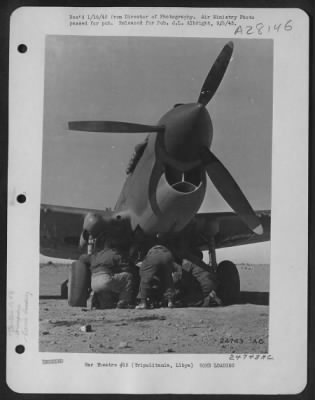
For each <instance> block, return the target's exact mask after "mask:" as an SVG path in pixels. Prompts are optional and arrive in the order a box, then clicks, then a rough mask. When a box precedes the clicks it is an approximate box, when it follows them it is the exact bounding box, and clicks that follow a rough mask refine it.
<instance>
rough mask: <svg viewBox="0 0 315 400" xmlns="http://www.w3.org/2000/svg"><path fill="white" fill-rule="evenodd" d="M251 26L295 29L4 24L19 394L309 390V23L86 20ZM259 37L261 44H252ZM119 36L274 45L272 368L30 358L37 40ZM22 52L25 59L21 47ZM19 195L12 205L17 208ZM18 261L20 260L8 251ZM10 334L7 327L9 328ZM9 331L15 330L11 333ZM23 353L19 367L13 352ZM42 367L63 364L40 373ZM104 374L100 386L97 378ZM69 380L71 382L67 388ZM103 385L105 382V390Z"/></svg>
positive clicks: (26, 12) (249, 363) (46, 19)
mask: <svg viewBox="0 0 315 400" xmlns="http://www.w3.org/2000/svg"><path fill="white" fill-rule="evenodd" d="M210 10H211V13H217V14H231V15H235V14H244V15H254V16H255V17H256V21H255V22H256V23H257V22H261V23H263V24H264V27H268V26H271V27H273V26H274V25H278V24H280V23H281V24H282V27H283V26H284V24H285V23H286V21H289V20H290V21H291V24H292V26H293V29H292V30H290V31H288V30H284V29H280V30H279V32H276V31H275V30H273V29H271V31H268V28H264V29H263V31H262V32H261V31H260V32H259V31H257V29H254V33H252V34H250V35H249V34H248V33H246V26H248V25H249V23H248V22H247V21H244V23H242V26H243V27H244V33H243V34H242V35H240V36H235V35H234V31H235V27H229V26H227V27H225V28H224V29H219V28H217V29H212V30H211V31H210V32H208V33H207V31H206V30H201V29H200V27H198V26H196V27H192V28H191V29H189V30H183V29H182V28H181V27H178V26H168V27H165V28H163V30H162V29H160V28H159V27H156V26H152V27H149V28H148V27H143V26H123V27H122V26H120V27H110V28H103V29H98V28H95V29H92V28H89V29H86V28H85V27H75V28H69V27H68V25H67V20H68V19H67V15H68V13H69V12H72V13H81V12H87V10H85V9H82V8H71V9H70V8H32V7H29V8H25V7H23V8H20V9H17V10H16V11H15V12H14V13H13V15H12V17H11V33H10V82H9V89H10V97H9V185H8V274H7V276H8V278H7V279H8V320H10V318H11V319H12V318H13V319H15V318H16V315H17V314H18V313H20V317H21V316H22V317H21V319H20V324H23V326H20V327H19V329H16V330H14V327H15V328H16V325H14V323H13V325H12V324H10V321H9V323H8V328H10V327H11V330H10V329H9V331H8V336H7V382H8V384H9V386H10V387H11V388H12V389H13V390H14V391H17V392H23V393H31V392H33V393H35V392H41V393H42V392H48V393H49V392H52V393H56V392H63V393H217V394H221V393H224V394H229V393H234V394H236V393H255V394H273V393H275V394H278V393H297V392H300V391H302V390H303V388H304V387H305V385H306V356H307V353H306V350H307V242H308V46H309V41H308V40H309V39H308V37H309V34H308V25H309V20H308V16H307V14H305V13H304V12H303V11H301V10H299V9H269V10H268V9H226V8H224V9H184V8H178V9H176V8H169V9H166V8H163V9H161V8H160V9H159V8H145V9H141V8H133V9H130V8H119V9H118V8H116V9H115V8H110V9H109V8H107V9H99V8H98V9H93V8H89V9H88V12H89V13H93V12H117V13H125V12H128V13H135V14H136V13H140V12H142V13H148V14H159V13H160V12H162V11H163V12H164V13H174V14H178V13H181V14H193V13H196V15H197V14H199V13H203V12H204V13H208V14H209V12H210ZM260 33H261V34H260ZM47 34H60V35H69V34H70V35H94V36H95V35H111V36H114V35H121V36H128V35H130V36H151V35H157V36H165V37H167V36H182V37H185V36H189V37H201V36H202V37H211V38H212V37H216V38H219V37H222V38H228V39H232V38H233V37H238V38H244V39H245V38H246V39H249V38H272V39H273V40H274V93H273V116H274V117H273V143H272V166H273V168H272V231H271V236H272V244H271V269H270V270H271V276H270V327H269V353H270V354H271V355H272V357H273V360H268V361H266V360H259V361H256V362H255V361H253V360H249V359H247V360H241V361H237V362H236V364H237V365H236V367H235V368H231V369H224V370H222V369H211V370H209V369H200V368H193V369H187V370H186V369H180V370H177V369H173V370H171V371H170V370H169V369H165V370H164V369H149V368H148V369H126V370H123V369H106V370H104V369H103V368H99V369H87V368H85V367H84V361H85V360H86V361H93V360H96V361H97V360H99V361H102V362H106V361H111V362H114V361H115V362H120V361H122V360H124V361H129V362H137V361H139V360H141V361H144V360H149V361H151V362H155V361H156V362H175V360H176V361H182V362H187V363H189V362H193V363H194V364H196V365H197V364H198V363H199V362H213V361H215V362H229V361H228V355H224V354H219V355H211V354H210V355H193V354H187V355H178V354H175V355H174V354H169V355H165V354H163V355H162V354H157V355H113V354H108V355H106V354H58V353H45V354H44V355H43V353H39V351H38V313H39V309H38V308H39V304H38V303H39V302H38V296H39V291H38V288H39V268H38V265H39V243H38V238H39V209H40V198H41V187H40V182H41V163H42V159H41V158H42V154H41V148H42V126H43V98H44V96H43V95H44V55H45V35H47ZM20 43H25V44H27V46H28V51H27V52H26V53H25V54H21V53H19V52H18V51H17V46H18V45H19V44H20ZM19 193H25V195H26V196H27V201H26V203H24V204H19V203H18V202H17V201H16V196H17V194H19ZM17 243H18V244H19V245H18V248H19V251H17V247H16V244H17ZM11 322H12V321H11ZM12 327H13V328H12ZM17 344H24V345H25V346H26V348H27V351H26V352H25V353H24V354H23V355H19V354H17V353H16V352H15V351H14V349H15V346H16V345H17ZM43 359H62V360H63V363H61V364H49V365H43V364H42V360H43ZM105 371H106V374H105ZM74 376H75V379H74ZM105 378H106V379H105Z"/></svg>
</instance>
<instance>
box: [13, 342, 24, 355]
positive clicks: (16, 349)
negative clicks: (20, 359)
mask: <svg viewBox="0 0 315 400" xmlns="http://www.w3.org/2000/svg"><path fill="white" fill-rule="evenodd" d="M24 351H25V347H24V346H23V345H22V344H18V345H17V346H16V348H15V352H16V353H18V354H23V353H24Z"/></svg>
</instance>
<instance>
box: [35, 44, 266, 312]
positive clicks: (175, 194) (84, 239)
mask: <svg viewBox="0 0 315 400" xmlns="http://www.w3.org/2000/svg"><path fill="white" fill-rule="evenodd" d="M232 52H233V43H232V42H229V43H227V44H226V45H225V46H224V48H223V49H222V51H221V52H220V54H219V55H218V57H217V59H216V60H215V62H214V64H213V66H212V68H211V69H210V72H209V74H208V76H207V78H206V80H205V82H204V84H203V86H202V88H201V92H200V95H199V98H198V100H197V102H194V103H188V104H176V105H175V106H174V108H172V109H171V110H170V111H168V112H167V113H166V114H165V115H164V116H162V118H161V119H160V121H159V122H158V123H157V125H143V124H135V123H128V122H118V121H72V122H69V129H70V130H75V131H87V132H99V133H106V132H111V133H128V134H133V133H140V132H143V133H149V135H148V136H147V138H146V139H145V140H144V141H143V143H141V144H140V145H138V146H136V148H135V153H134V154H133V157H132V159H131V161H130V163H129V166H128V169H127V179H126V181H125V184H124V186H123V188H122V191H121V194H120V196H119V198H118V201H117V203H116V206H115V208H114V210H109V209H106V210H103V211H99V210H84V209H78V208H71V207H59V206H50V205H47V204H43V205H42V207H41V230H40V232H41V240H40V247H41V253H42V254H44V255H47V256H51V257H59V258H77V257H78V256H79V254H80V250H79V247H81V252H82V248H83V249H84V248H87V249H88V250H87V251H88V252H91V251H93V247H94V246H95V243H96V242H97V238H99V237H103V238H104V237H106V238H107V239H110V242H114V243H116V244H120V245H122V246H125V247H127V248H129V250H131V249H133V250H134V251H136V253H137V254H138V256H139V259H140V260H141V258H142V257H143V256H144V255H145V253H146V251H147V250H148V248H149V247H150V246H152V245H154V244H155V243H159V242H160V241H161V240H163V242H164V243H165V244H167V245H168V246H169V247H170V248H171V249H175V248H177V249H178V248H181V249H182V250H184V256H185V258H188V259H190V260H192V261H196V260H198V259H199V258H198V257H200V255H201V256H202V253H201V250H206V249H207V250H208V251H209V264H210V265H209V268H212V270H214V271H216V272H217V274H218V281H219V289H218V290H220V293H219V294H221V297H223V302H225V303H232V302H236V301H237V298H238V295H239V291H240V281H239V275H238V272H237V269H236V267H235V265H234V264H233V263H231V262H230V261H223V262H222V263H220V264H219V265H218V266H217V263H216V257H215V250H216V248H222V247H230V246H236V245H241V244H247V243H255V242H262V241H266V240H269V239H270V211H257V212H255V211H254V210H253V209H252V207H251V206H250V204H249V202H248V201H247V199H246V197H245V196H244V194H243V193H242V191H241V189H240V188H239V186H238V185H237V183H236V182H235V180H234V179H233V178H232V176H231V174H230V173H229V172H228V170H227V169H226V168H225V167H224V165H223V164H222V162H221V161H220V160H218V158H217V157H216V156H215V155H214V154H213V153H212V151H211V150H210V146H211V142H212V137H213V129H212V123H211V118H210V115H209V113H208V111H207V109H206V106H207V104H208V103H209V101H210V100H211V99H212V97H213V96H214V94H215V92H216V90H217V88H218V86H219V85H220V82H221V80H222V79H223V76H224V74H225V72H226V70H227V68H228V65H229V62H230V59H231V56H232ZM206 175H208V177H209V178H210V179H211V181H212V182H213V184H214V186H215V187H216V188H217V190H218V191H219V193H220V194H221V195H222V197H223V198H224V199H225V201H226V202H227V203H228V204H229V205H230V207H231V208H232V209H233V210H234V211H235V213H232V212H223V213H222V212H220V213H201V214H197V212H198V210H199V208H200V206H201V204H202V201H203V199H204V196H205V192H206V181H207V178H206ZM79 244H80V246H79ZM85 251H86V250H85ZM182 255H183V254H182ZM196 262H197V261H196ZM77 268H78V267H76V265H75V264H73V265H72V269H71V272H70V279H69V284H68V300H69V304H70V305H72V306H80V305H82V304H84V302H85V300H86V297H87V296H86V293H87V290H88V287H89V282H88V280H89V278H88V277H89V273H88V271H84V270H82V269H81V270H78V269H77Z"/></svg>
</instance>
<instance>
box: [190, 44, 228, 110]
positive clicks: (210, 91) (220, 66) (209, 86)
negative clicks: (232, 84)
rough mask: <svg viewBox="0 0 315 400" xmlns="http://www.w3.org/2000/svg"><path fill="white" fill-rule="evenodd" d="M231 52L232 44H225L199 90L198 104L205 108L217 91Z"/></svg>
mask: <svg viewBox="0 0 315 400" xmlns="http://www.w3.org/2000/svg"><path fill="white" fill-rule="evenodd" d="M232 52H233V43H232V42H229V43H227V44H226V45H225V46H224V47H223V49H222V51H221V53H220V54H219V55H218V57H217V59H216V60H215V62H214V64H213V65H212V67H211V69H210V72H209V74H208V76H207V78H206V80H205V81H204V84H203V86H202V88H201V91H200V95H199V99H198V103H200V104H202V105H204V106H206V105H207V104H208V103H209V101H210V100H211V99H212V97H213V95H214V94H215V92H216V91H217V89H218V87H219V85H220V83H221V81H222V79H223V76H224V74H225V71H226V69H227V67H228V65H229V62H230V59H231V56H232Z"/></svg>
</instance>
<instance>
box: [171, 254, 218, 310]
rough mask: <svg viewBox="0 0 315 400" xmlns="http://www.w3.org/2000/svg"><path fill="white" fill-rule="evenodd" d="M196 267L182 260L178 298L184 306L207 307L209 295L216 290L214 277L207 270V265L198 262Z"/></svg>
mask: <svg viewBox="0 0 315 400" xmlns="http://www.w3.org/2000/svg"><path fill="white" fill-rule="evenodd" d="M200 263H201V264H202V265H197V264H195V263H192V262H191V261H188V260H183V263H182V277H181V280H180V281H179V282H178V284H177V288H178V289H179V293H178V297H179V299H180V300H181V301H182V302H183V303H184V305H186V306H190V307H200V306H207V305H208V302H207V301H208V300H207V299H208V297H209V294H210V293H211V292H212V291H213V290H215V289H216V277H215V275H214V274H213V273H212V272H211V271H209V270H207V268H208V267H207V265H206V264H204V263H203V262H202V261H200Z"/></svg>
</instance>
